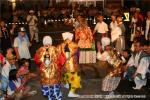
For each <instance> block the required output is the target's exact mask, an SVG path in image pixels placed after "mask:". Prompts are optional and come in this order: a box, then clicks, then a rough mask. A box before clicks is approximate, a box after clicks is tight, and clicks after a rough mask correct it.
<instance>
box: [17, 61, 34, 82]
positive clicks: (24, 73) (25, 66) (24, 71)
mask: <svg viewBox="0 0 150 100" xmlns="http://www.w3.org/2000/svg"><path fill="white" fill-rule="evenodd" d="M19 67H20V68H19V70H18V72H17V75H18V76H20V77H22V78H23V79H24V80H27V81H28V80H29V79H31V78H33V77H36V74H34V73H30V71H29V60H28V59H25V58H22V59H21V60H20V65H19Z"/></svg>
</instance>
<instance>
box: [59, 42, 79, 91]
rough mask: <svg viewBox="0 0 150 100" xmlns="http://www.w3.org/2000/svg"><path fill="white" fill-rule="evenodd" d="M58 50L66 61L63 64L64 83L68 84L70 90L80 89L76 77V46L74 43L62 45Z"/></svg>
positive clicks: (77, 76)
mask: <svg viewBox="0 0 150 100" xmlns="http://www.w3.org/2000/svg"><path fill="white" fill-rule="evenodd" d="M59 49H60V50H61V51H62V52H63V53H64V55H65V57H66V61H65V64H64V67H65V68H64V69H65V74H64V78H63V80H64V82H65V83H66V84H70V86H71V87H70V89H77V88H81V84H80V81H81V79H80V76H79V75H78V59H79V57H78V56H79V54H78V45H77V44H76V43H74V42H70V43H62V44H61V45H60V46H59Z"/></svg>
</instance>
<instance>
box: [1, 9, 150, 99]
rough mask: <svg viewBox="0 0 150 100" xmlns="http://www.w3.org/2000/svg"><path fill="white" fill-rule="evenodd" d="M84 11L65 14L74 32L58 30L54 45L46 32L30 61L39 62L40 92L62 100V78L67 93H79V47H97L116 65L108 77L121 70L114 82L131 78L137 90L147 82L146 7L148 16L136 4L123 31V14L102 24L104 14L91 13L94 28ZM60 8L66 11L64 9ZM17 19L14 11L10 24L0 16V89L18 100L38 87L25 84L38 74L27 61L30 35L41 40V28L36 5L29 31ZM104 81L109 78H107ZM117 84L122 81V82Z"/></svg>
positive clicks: (149, 29) (149, 32)
mask: <svg viewBox="0 0 150 100" xmlns="http://www.w3.org/2000/svg"><path fill="white" fill-rule="evenodd" d="M82 10H83V9H80V10H78V12H77V13H72V12H71V13H69V14H68V15H69V16H70V17H68V20H66V21H65V22H64V24H66V25H71V26H72V27H74V29H73V31H74V34H73V33H69V32H65V33H62V38H63V40H64V41H63V43H61V44H58V45H57V46H54V45H53V44H52V40H53V39H52V38H51V37H50V36H44V37H43V46H41V48H39V49H38V50H37V51H36V53H35V56H34V61H35V62H36V64H37V66H40V80H41V87H42V88H41V91H42V93H43V95H44V96H47V97H48V100H53V99H57V100H61V99H62V93H61V83H63V84H64V87H66V88H68V89H69V94H68V97H79V95H78V94H76V90H77V89H78V88H81V87H82V86H81V83H80V82H81V81H82V80H81V78H80V75H79V60H78V59H79V58H80V50H81V49H82V50H90V49H92V50H94V51H96V52H97V55H96V56H95V58H97V60H100V61H105V62H108V63H109V64H110V65H112V66H113V67H114V69H115V70H114V71H113V72H111V76H110V77H109V78H107V79H111V78H112V77H113V78H116V77H118V74H119V77H120V78H119V80H118V78H117V80H116V81H118V82H120V80H122V81H128V82H133V83H134V84H135V87H133V89H141V88H142V87H143V86H146V85H148V83H149V77H150V11H147V16H144V15H143V14H142V13H141V12H140V9H139V8H136V9H135V12H134V13H133V15H132V19H131V23H130V26H129V28H130V30H131V31H130V32H131V33H127V32H128V31H127V32H126V30H127V29H126V27H125V25H124V21H123V18H122V14H119V15H115V14H112V15H111V22H110V23H106V22H105V21H104V16H103V15H102V14H99V12H96V14H95V15H94V18H95V19H96V21H97V23H96V25H95V27H94V29H93V28H91V27H90V26H89V25H88V22H87V20H86V16H85V15H84V13H82ZM62 12H63V13H64V15H65V14H66V13H65V10H63V11H62ZM72 14H73V15H74V16H75V17H74V16H72ZM17 21H18V20H17V16H15V14H14V24H12V27H11V28H10V29H9V28H8V27H7V26H6V24H5V22H4V21H2V20H1V21H0V49H1V52H0V69H1V71H0V72H1V82H0V83H1V85H0V86H1V87H0V89H1V94H2V96H3V97H5V98H8V99H9V98H15V99H17V100H20V99H21V98H22V97H23V96H31V95H34V94H36V91H31V90H32V88H31V87H30V86H28V84H27V83H28V82H30V81H29V80H30V79H31V78H36V77H37V75H36V74H35V73H31V72H30V70H29V66H30V65H31V64H30V59H31V54H30V46H31V45H33V43H34V40H35V42H37V43H38V42H39V37H38V33H39V31H38V26H37V25H38V18H37V17H36V15H35V12H34V10H30V11H29V15H28V16H27V17H26V22H27V24H28V29H29V34H27V31H26V27H23V26H22V25H19V24H15V23H16V22H17ZM127 34H130V36H128V35H127ZM127 38H130V41H127ZM130 44H131V45H130ZM93 45H94V46H95V48H94V49H93ZM127 45H130V46H127ZM116 70H117V71H116ZM62 80H63V82H62ZM105 82H106V83H111V81H105ZM105 82H104V87H103V90H104V91H105V90H107V91H112V88H111V86H109V87H107V86H106V85H107V84H105ZM118 85H119V86H120V85H121V82H120V84H119V83H118ZM112 86H113V85H112ZM119 86H118V88H119ZM105 87H106V88H105ZM108 88H111V89H108ZM113 88H114V87H113Z"/></svg>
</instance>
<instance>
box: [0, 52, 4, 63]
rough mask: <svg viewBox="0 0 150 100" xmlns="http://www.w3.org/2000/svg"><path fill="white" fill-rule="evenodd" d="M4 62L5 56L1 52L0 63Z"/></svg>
mask: <svg viewBox="0 0 150 100" xmlns="http://www.w3.org/2000/svg"><path fill="white" fill-rule="evenodd" d="M4 62H5V59H4V56H3V55H2V54H1V53H0V63H1V64H4Z"/></svg>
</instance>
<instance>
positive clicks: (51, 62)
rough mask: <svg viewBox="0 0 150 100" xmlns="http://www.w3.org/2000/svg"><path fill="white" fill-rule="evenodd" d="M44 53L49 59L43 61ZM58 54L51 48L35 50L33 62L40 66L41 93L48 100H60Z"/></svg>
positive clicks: (59, 61) (55, 49)
mask: <svg viewBox="0 0 150 100" xmlns="http://www.w3.org/2000/svg"><path fill="white" fill-rule="evenodd" d="M46 52H47V53H48V54H49V56H50V58H49V59H48V60H47V59H45V54H46ZM59 58H61V57H60V53H59V51H58V50H57V48H55V47H53V46H51V47H41V48H39V49H38V50H37V52H36V54H35V57H34V60H35V62H36V63H37V64H40V77H41V85H42V93H43V95H44V96H48V99H49V100H53V99H57V100H61V99H62V93H61V90H60V88H61V86H60V81H61V68H60V67H59V64H60V63H61V61H62V60H60V59H59Z"/></svg>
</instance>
